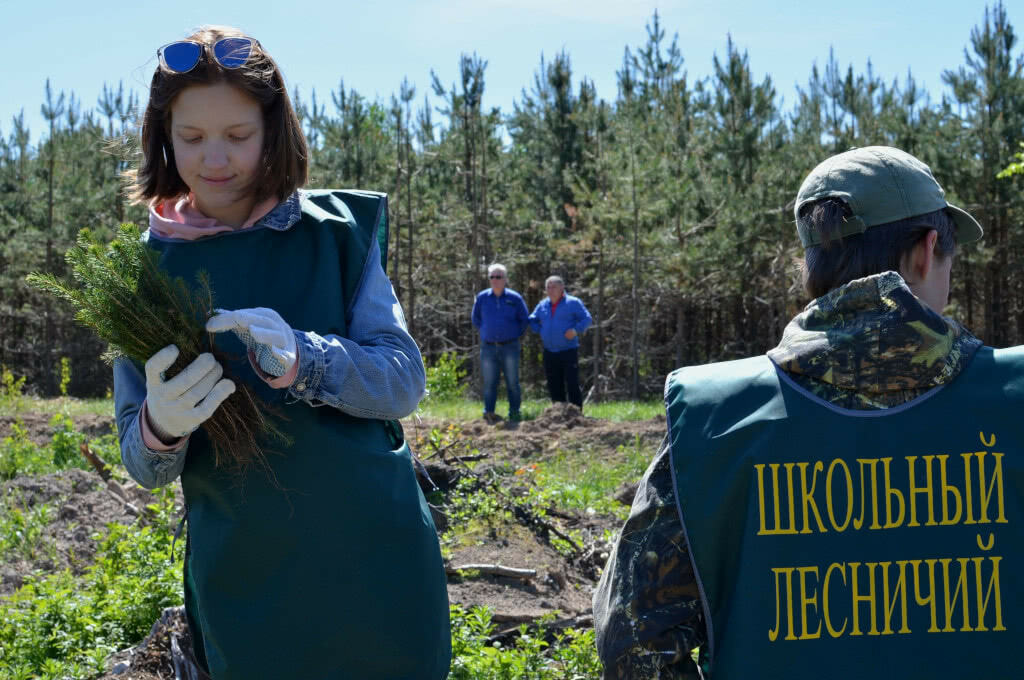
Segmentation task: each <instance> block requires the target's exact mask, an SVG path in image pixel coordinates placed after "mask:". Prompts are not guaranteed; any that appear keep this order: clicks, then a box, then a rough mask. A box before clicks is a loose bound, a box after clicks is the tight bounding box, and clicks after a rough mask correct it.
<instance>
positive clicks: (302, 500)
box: [149, 191, 451, 680]
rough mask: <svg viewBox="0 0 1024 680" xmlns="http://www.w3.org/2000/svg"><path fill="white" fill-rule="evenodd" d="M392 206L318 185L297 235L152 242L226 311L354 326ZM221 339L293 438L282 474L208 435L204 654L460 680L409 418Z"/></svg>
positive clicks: (192, 478) (190, 471) (195, 523)
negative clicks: (260, 369)
mask: <svg viewBox="0 0 1024 680" xmlns="http://www.w3.org/2000/svg"><path fill="white" fill-rule="evenodd" d="M386 215H387V199H386V197H385V196H384V195H382V194H371V193H364V192H342V191H311V192H304V194H303V199H302V218H301V221H299V222H298V223H297V224H295V225H294V226H292V227H291V228H290V229H288V230H285V231H277V230H274V229H270V228H261V229H246V230H241V231H233V232H226V233H223V234H218V235H216V236H212V237H210V238H205V239H201V240H198V241H176V240H175V241H161V240H159V239H156V238H150V239H149V244H150V246H151V247H153V248H154V249H156V250H158V251H159V252H160V262H161V266H162V267H164V268H165V269H166V270H167V271H168V272H169V273H171V274H172V275H175V276H182V277H184V278H185V280H186V281H188V282H190V283H191V282H193V281H194V280H195V275H196V273H197V272H199V271H206V272H207V273H208V274H209V276H210V283H211V287H212V289H213V291H214V295H215V303H216V305H217V306H218V307H222V308H225V309H240V308H247V307H269V308H271V309H274V310H276V311H277V312H278V313H280V314H281V316H282V317H283V318H284V320H285V321H287V322H288V323H289V324H290V325H291V326H292V327H293V328H296V329H301V330H304V331H314V332H316V333H318V334H320V335H322V336H324V335H328V334H332V333H333V334H337V335H340V336H344V335H345V334H346V329H347V327H348V319H347V314H348V313H349V312H350V307H351V305H352V301H353V299H354V297H355V294H356V290H357V289H358V286H359V283H360V280H361V277H362V275H363V271H364V268H365V266H366V264H367V258H368V253H369V250H370V247H371V244H372V239H374V238H377V239H386V238H387V231H386V230H387V224H386ZM381 245H382V246H384V247H382V249H381V253H382V255H383V254H384V253H386V240H383V241H381ZM216 343H217V346H218V347H219V348H220V349H221V350H223V351H224V352H225V353H227V354H228V355H229V356H233V357H237V360H233V361H232V362H230V371H231V373H232V375H233V376H234V377H235V379H236V380H241V381H243V382H244V383H245V384H246V385H247V386H248V387H249V388H250V389H252V390H253V391H254V392H256V393H257V394H258V396H260V397H261V398H262V399H264V400H265V401H267V402H269V403H270V404H272V405H274V406H276V407H277V408H279V409H281V411H282V412H283V414H284V417H285V419H283V420H281V421H280V422H279V425H280V426H281V428H282V429H284V430H285V432H286V434H287V435H288V436H289V437H290V438H291V440H292V443H291V444H290V445H289V446H287V447H281V446H280V445H271V446H269V447H268V448H270V449H272V450H273V451H274V453H271V454H270V455H268V460H269V462H270V465H271V467H272V469H273V474H274V476H275V477H276V483H274V482H272V481H271V480H270V479H269V478H268V476H267V473H266V471H264V470H259V469H254V470H253V471H251V472H248V473H246V474H244V475H241V476H239V475H238V474H232V473H229V472H225V471H223V470H221V469H217V468H215V467H214V465H213V454H212V451H211V448H210V444H209V441H208V439H207V438H206V437H205V435H204V433H203V431H202V430H199V431H197V432H196V433H195V434H193V435H192V438H191V440H190V442H189V448H188V453H187V456H188V457H187V459H186V463H185V468H184V470H183V472H182V475H181V482H182V487H183V489H184V492H185V502H186V505H187V508H188V524H189V532H188V544H189V545H188V550H187V556H186V560H185V591H186V592H185V604H186V610H187V613H188V616H189V622H190V625H191V627H192V629H193V633H194V635H195V638H196V645H195V647H196V652H197V657H198V658H199V660H200V663H205V664H206V665H207V666H208V668H209V670H210V673H211V675H212V676H213V677H214V678H215V679H216V680H222V679H229V678H240V679H245V680H252V679H254V678H304V679H307V678H308V679H310V680H313V679H322V678H332V679H333V678H352V679H359V680H366V679H368V678H374V679H376V678H417V679H420V678H422V679H423V680H435V679H437V678H443V677H445V676H446V675H447V673H448V666H449V662H450V656H451V641H450V632H449V622H448V595H447V584H446V577H445V572H444V567H443V564H442V561H441V553H440V548H439V545H438V540H437V534H436V531H435V529H434V523H433V521H432V520H431V516H430V512H429V509H428V507H427V505H426V501H425V500H424V498H423V494H422V493H421V492H420V489H419V486H418V484H417V482H416V478H415V474H414V471H413V467H412V461H411V455H410V451H409V447H408V446H407V444H406V443H405V441H404V440H403V438H402V436H401V428H400V426H398V425H397V423H388V422H385V421H380V420H368V419H363V418H357V417H354V416H350V415H347V414H345V413H343V412H341V411H339V410H337V409H335V408H331V407H329V406H323V407H320V408H312V407H310V405H309V404H307V403H305V402H299V403H291V404H289V403H285V393H286V391H285V390H275V389H272V388H271V387H269V386H268V385H267V384H266V383H264V382H263V381H262V380H260V379H259V378H258V377H257V376H256V375H255V373H254V372H253V370H252V368H251V367H250V366H249V363H248V360H247V359H246V350H245V346H244V345H243V344H242V343H241V342H239V341H238V339H237V338H236V337H235V336H234V334H233V333H222V334H219V335H217V336H216Z"/></svg>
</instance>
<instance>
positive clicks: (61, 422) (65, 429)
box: [50, 413, 86, 470]
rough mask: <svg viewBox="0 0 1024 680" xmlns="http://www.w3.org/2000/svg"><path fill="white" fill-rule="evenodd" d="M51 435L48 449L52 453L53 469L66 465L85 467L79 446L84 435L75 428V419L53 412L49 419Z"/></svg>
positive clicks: (83, 439)
mask: <svg viewBox="0 0 1024 680" xmlns="http://www.w3.org/2000/svg"><path fill="white" fill-rule="evenodd" d="M50 427H52V428H53V435H52V436H51V438H50V451H51V453H52V454H53V466H54V468H55V469H58V470H60V469H63V468H67V467H81V468H84V467H85V459H84V458H83V457H82V454H81V451H80V450H79V447H80V446H81V444H82V442H84V441H85V439H86V437H85V435H84V434H82V433H81V432H78V431H77V430H75V421H74V420H72V419H71V416H69V415H66V414H64V413H55V414H54V415H53V417H52V418H51V419H50Z"/></svg>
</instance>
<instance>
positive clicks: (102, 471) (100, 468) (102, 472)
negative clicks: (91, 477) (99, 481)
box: [78, 442, 110, 482]
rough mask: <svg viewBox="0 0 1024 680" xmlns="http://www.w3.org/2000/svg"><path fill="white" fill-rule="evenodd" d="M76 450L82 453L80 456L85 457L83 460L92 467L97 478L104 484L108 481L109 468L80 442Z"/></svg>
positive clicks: (86, 445)
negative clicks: (97, 475)
mask: <svg viewBox="0 0 1024 680" xmlns="http://www.w3.org/2000/svg"><path fill="white" fill-rule="evenodd" d="M78 450H79V451H81V452H82V455H83V456H85V459H86V460H87V461H89V464H90V465H92V466H93V468H94V469H95V470H96V472H97V473H98V474H99V476H100V477H102V478H103V481H104V482H107V481H110V467H108V466H107V464H106V463H104V462H103V461H102V460H100V457H99V456H97V455H96V454H95V453H93V452H92V450H90V449H89V445H88V444H86V443H85V442H82V444H81V445H80V446H79V447H78Z"/></svg>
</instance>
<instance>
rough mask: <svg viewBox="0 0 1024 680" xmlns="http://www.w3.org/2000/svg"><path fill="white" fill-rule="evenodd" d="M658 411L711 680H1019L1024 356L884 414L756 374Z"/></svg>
mask: <svg viewBox="0 0 1024 680" xmlns="http://www.w3.org/2000/svg"><path fill="white" fill-rule="evenodd" d="M665 402H666V407H667V412H668V424H669V437H670V440H671V455H672V472H673V477H674V480H675V489H676V498H677V502H678V510H679V513H680V516H681V518H682V522H683V527H684V530H685V532H686V537H687V540H688V543H689V548H690V554H691V558H692V560H693V564H694V572H695V573H696V575H697V580H698V587H699V589H700V593H701V596H702V599H703V602H704V611H705V617H706V623H707V629H708V637H709V650H708V652H709V656H710V660H711V663H710V668H711V673H712V677H713V678H714V680H723V679H730V678H787V680H788V679H791V678H808V679H810V678H872V679H878V680H881V679H883V678H893V679H897V678H898V679H900V680H906V679H907V678H939V677H964V678H1009V677H1019V673H1020V670H1019V665H1020V662H1019V660H1018V654H1019V651H1020V650H1019V648H1020V646H1021V644H1022V643H1024V546H1022V544H1021V540H1020V536H1021V529H1022V528H1024V509H1022V504H1024V349H1021V348H1016V349H1012V350H993V349H991V348H988V347H983V348H981V349H980V350H978V352H977V353H976V355H975V356H974V358H973V359H972V360H971V363H970V364H969V365H968V367H967V368H966V369H964V371H963V373H962V374H961V375H960V376H958V377H957V378H956V379H955V380H954V381H953V382H952V383H950V384H948V385H946V386H944V387H941V388H936V389H934V390H932V391H930V392H927V393H925V394H924V395H922V396H920V397H918V398H917V399H915V400H913V401H910V402H908V403H906V404H904V405H902V406H899V407H895V408H890V409H886V410H879V411H852V410H848V409H843V408H839V407H836V406H833V405H831V404H828V403H827V402H825V401H823V400H821V399H819V398H818V397H815V396H813V395H811V394H810V393H808V392H807V391H805V390H803V389H802V388H800V387H799V386H798V385H797V384H796V383H794V382H793V381H792V380H791V379H790V378H789V377H788V376H786V375H785V373H783V372H782V371H780V370H778V369H777V368H776V367H775V365H774V364H772V362H771V361H770V360H769V359H768V358H767V357H763V356H762V357H755V358H751V359H744V360H739V361H732V362H725V363H717V364H708V365H705V366H695V367H687V368H683V369H679V370H677V371H675V372H673V373H671V374H670V375H669V377H668V380H667V382H666V386H665Z"/></svg>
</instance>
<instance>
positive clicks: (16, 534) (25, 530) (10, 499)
mask: <svg viewBox="0 0 1024 680" xmlns="http://www.w3.org/2000/svg"><path fill="white" fill-rule="evenodd" d="M53 517H54V506H53V505H51V504H49V503H37V504H35V505H33V506H29V505H27V504H26V503H25V501H24V499H23V498H22V496H21V494H19V493H15V492H14V491H13V490H9V491H8V493H7V494H6V495H4V496H2V497H0V560H2V561H8V560H10V559H19V558H20V559H24V560H34V559H36V558H37V557H39V556H41V555H43V554H48V555H50V556H53V555H54V554H55V552H56V546H55V545H53V544H52V543H51V544H47V542H46V527H47V525H49V524H50V522H51V521H53Z"/></svg>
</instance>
